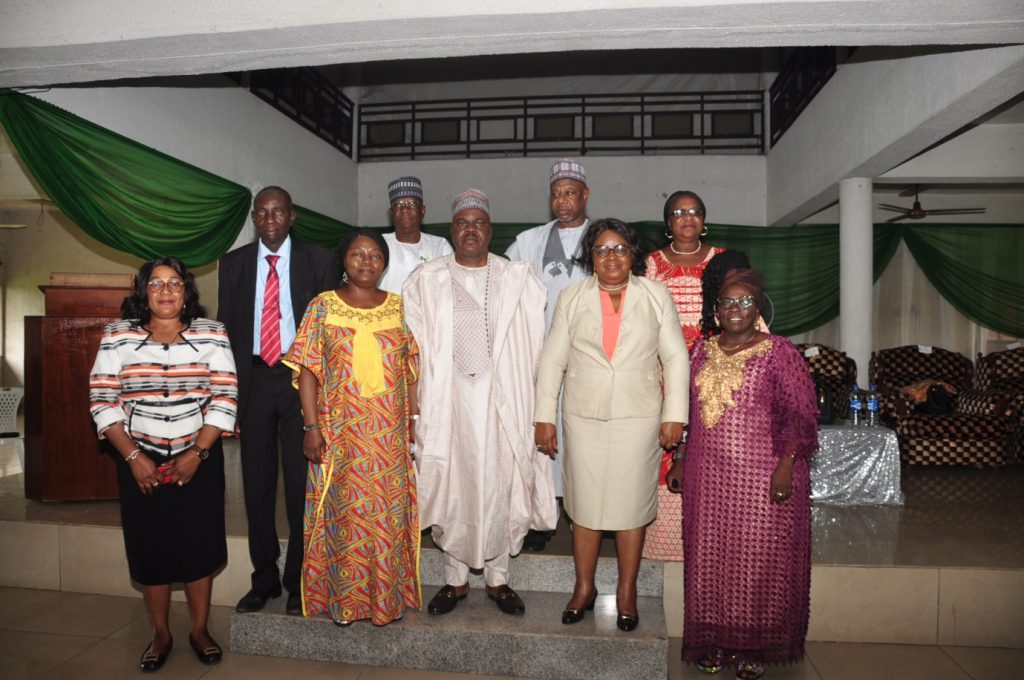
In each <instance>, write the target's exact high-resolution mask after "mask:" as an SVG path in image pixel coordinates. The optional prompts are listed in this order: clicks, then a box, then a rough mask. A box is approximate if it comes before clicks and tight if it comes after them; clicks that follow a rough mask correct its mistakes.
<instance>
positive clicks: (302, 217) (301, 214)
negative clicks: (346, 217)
mask: <svg viewBox="0 0 1024 680" xmlns="http://www.w3.org/2000/svg"><path fill="white" fill-rule="evenodd" d="M351 228H352V225H350V224H346V223H345V222H342V221H340V220H336V219H334V218H333V217H328V216H327V215H323V214H321V213H318V212H316V211H314V210H310V209H308V208H303V207H302V206H301V205H297V204H296V205H295V224H293V225H292V231H291V233H292V234H293V235H294V236H295V237H296V238H297V239H299V240H300V241H304V242H306V243H315V244H316V245H318V246H320V247H322V248H326V249H327V250H329V251H331V252H332V253H333V252H334V251H335V250H337V248H338V241H340V240H341V237H342V236H344V234H345V232H347V231H348V230H349V229H351Z"/></svg>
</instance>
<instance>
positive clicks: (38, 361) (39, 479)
mask: <svg viewBox="0 0 1024 680" xmlns="http://www.w3.org/2000/svg"><path fill="white" fill-rule="evenodd" d="M42 346H43V317H41V316H26V317H25V385H26V386H27V387H26V388H25V498H33V499H35V500H42V498H43V391H42V389H40V386H41V385H42V384H43V352H42Z"/></svg>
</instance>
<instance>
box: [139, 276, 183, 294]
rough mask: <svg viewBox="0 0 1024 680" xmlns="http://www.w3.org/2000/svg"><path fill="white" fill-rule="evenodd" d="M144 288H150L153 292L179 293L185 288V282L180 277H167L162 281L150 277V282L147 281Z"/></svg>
mask: <svg viewBox="0 0 1024 680" xmlns="http://www.w3.org/2000/svg"><path fill="white" fill-rule="evenodd" d="M145 286H146V288H148V289H150V290H151V291H153V292H154V293H163V292H164V291H167V290H169V291H171V292H172V293H180V292H181V291H183V290H184V289H185V282H183V281H181V280H180V279H169V280H168V281H163V280H161V279H151V280H150V283H147V284H146V285H145Z"/></svg>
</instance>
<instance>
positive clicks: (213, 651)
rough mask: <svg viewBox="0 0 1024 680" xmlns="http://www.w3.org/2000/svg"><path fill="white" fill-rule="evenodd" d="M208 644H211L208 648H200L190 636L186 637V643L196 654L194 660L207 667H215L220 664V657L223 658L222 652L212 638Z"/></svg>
mask: <svg viewBox="0 0 1024 680" xmlns="http://www.w3.org/2000/svg"><path fill="white" fill-rule="evenodd" d="M210 642H212V643H213V644H211V645H210V646H209V647H200V646H199V645H197V644H196V641H195V640H193V639H192V636H191V635H189V636H188V643H189V645H191V646H192V651H193V652H195V653H196V658H197V659H199V661H200V662H201V663H205V664H206V665H207V666H216V665H217V664H219V663H220V660H221V657H223V656H224V651H223V650H221V648H220V645H218V644H217V641H216V640H214V639H213V638H210Z"/></svg>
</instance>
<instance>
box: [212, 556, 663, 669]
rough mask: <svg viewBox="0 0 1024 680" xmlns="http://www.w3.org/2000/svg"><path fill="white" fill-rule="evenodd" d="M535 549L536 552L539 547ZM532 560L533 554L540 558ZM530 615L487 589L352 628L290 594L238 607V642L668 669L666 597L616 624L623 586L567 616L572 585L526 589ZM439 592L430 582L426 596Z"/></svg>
mask: <svg viewBox="0 0 1024 680" xmlns="http://www.w3.org/2000/svg"><path fill="white" fill-rule="evenodd" d="M533 557H535V556H533ZM530 561H531V562H532V561H533V560H530ZM518 592H519V594H520V596H521V597H522V598H523V600H524V601H525V602H526V614H524V615H523V616H509V615H507V614H503V613H501V612H500V611H499V610H498V608H497V606H496V605H495V604H494V602H492V601H491V600H489V599H487V597H486V595H485V593H484V591H483V588H482V587H481V588H473V589H472V590H471V591H470V593H469V596H468V597H467V598H466V599H465V600H464V601H462V602H460V603H459V605H458V606H457V607H456V608H455V611H453V612H452V613H450V614H447V615H444V616H431V615H429V614H427V613H426V606H425V604H424V609H423V610H422V611H415V610H411V611H407V612H406V614H405V616H404V617H403V618H402V620H401V621H396V622H394V623H391V624H389V625H387V626H383V627H375V626H373V625H371V624H370V623H369V622H367V621H357V622H356V623H354V624H352V625H351V626H348V627H345V628H342V627H339V626H336V625H334V624H333V623H332V622H331V621H330V620H329V619H327V618H323V617H317V618H302V617H297V616H287V615H285V614H284V601H285V598H284V597H279V598H277V599H275V600H271V601H270V602H268V604H267V607H266V608H265V609H264V610H263V611H262V612H259V613H256V614H237V613H233V614H232V616H231V650H232V651H234V652H239V653H245V654H259V655H264V656H277V657H286V658H295V659H314V660H319V661H338V662H344V663H353V664H367V665H373V666H394V667H399V668H414V669H427V670H435V671H447V672H457V673H478V674H485V675H511V676H516V677H525V678H560V679H564V680H605V679H607V680H621V679H622V678H665V677H666V676H667V674H668V666H667V658H668V656H667V655H668V636H667V634H666V630H665V617H664V612H663V608H662V602H661V598H660V597H641V598H639V599H638V602H637V605H638V613H639V615H640V624H639V626H638V627H637V628H636V630H634V631H632V632H630V633H624V632H622V631H620V630H618V629H617V628H616V627H615V617H616V611H615V595H614V589H613V590H612V591H611V592H610V593H609V594H607V595H604V594H602V595H600V596H599V597H598V600H597V605H596V606H595V607H594V611H593V612H587V615H586V617H585V618H584V620H583V621H581V622H580V623H577V624H575V625H571V626H566V625H563V624H562V622H561V613H562V609H563V608H564V607H565V604H566V602H567V601H568V597H567V595H566V594H565V593H553V592H539V591H527V590H522V589H518ZM433 595H434V589H433V588H424V591H423V598H424V603H426V602H427V601H429V599H430V598H431V597H432V596H433Z"/></svg>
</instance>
